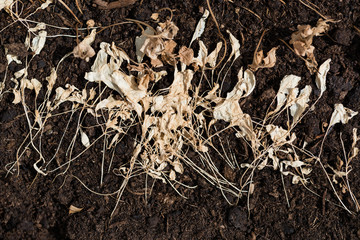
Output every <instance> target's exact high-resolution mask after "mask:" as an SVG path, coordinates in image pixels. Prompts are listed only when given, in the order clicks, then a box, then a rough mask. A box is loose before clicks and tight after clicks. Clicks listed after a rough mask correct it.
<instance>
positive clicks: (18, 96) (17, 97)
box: [12, 89, 21, 104]
mask: <svg viewBox="0 0 360 240" xmlns="http://www.w3.org/2000/svg"><path fill="white" fill-rule="evenodd" d="M12 91H13V94H14V100H13V101H12V103H13V104H18V103H20V102H21V94H20V91H19V90H16V89H13V90H12Z"/></svg>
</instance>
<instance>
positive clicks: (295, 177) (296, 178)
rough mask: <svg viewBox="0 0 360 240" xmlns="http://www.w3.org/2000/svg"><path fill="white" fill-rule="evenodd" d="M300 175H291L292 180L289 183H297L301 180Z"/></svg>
mask: <svg viewBox="0 0 360 240" xmlns="http://www.w3.org/2000/svg"><path fill="white" fill-rule="evenodd" d="M301 179H302V178H301V177H300V176H298V175H293V177H292V180H291V183H292V184H298V183H299V182H300V181H301Z"/></svg>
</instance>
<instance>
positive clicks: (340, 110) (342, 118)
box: [329, 103, 358, 128]
mask: <svg viewBox="0 0 360 240" xmlns="http://www.w3.org/2000/svg"><path fill="white" fill-rule="evenodd" d="M357 114H358V112H355V111H353V110H351V109H349V108H346V107H344V106H343V105H342V104H341V103H337V104H335V110H334V112H333V113H332V115H331V119H330V123H329V128H330V127H332V126H333V125H335V124H337V123H339V122H341V123H342V124H346V123H348V121H349V120H350V119H351V118H353V117H354V116H355V115H357Z"/></svg>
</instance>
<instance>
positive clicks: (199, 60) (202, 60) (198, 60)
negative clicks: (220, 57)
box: [194, 40, 208, 67]
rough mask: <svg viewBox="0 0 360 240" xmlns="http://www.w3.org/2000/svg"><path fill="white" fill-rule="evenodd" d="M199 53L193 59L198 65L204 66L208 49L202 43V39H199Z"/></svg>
mask: <svg viewBox="0 0 360 240" xmlns="http://www.w3.org/2000/svg"><path fill="white" fill-rule="evenodd" d="M199 47H200V48H199V53H198V56H197V58H195V59H194V61H195V62H196V63H197V64H198V65H199V66H200V67H205V64H206V62H207V56H208V50H207V48H206V46H205V44H204V42H203V41H201V40H200V41H199Z"/></svg>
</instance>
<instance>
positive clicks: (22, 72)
mask: <svg viewBox="0 0 360 240" xmlns="http://www.w3.org/2000/svg"><path fill="white" fill-rule="evenodd" d="M26 75H27V72H26V68H23V69H21V70H19V71H17V72H15V73H14V77H15V78H16V79H19V78H21V77H22V76H24V78H25V77H26Z"/></svg>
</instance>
